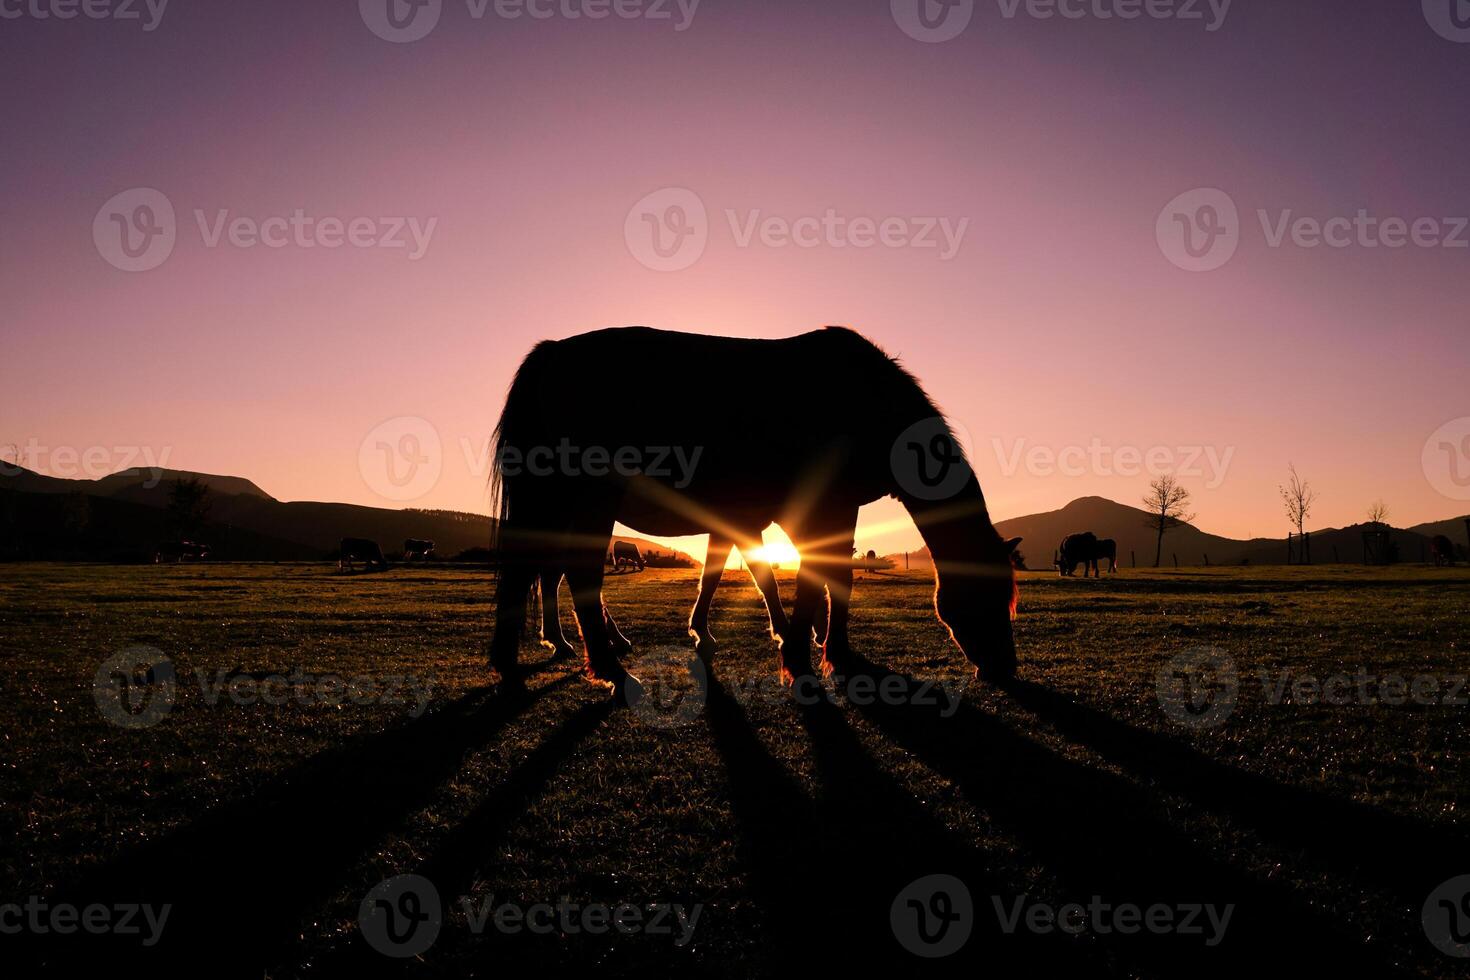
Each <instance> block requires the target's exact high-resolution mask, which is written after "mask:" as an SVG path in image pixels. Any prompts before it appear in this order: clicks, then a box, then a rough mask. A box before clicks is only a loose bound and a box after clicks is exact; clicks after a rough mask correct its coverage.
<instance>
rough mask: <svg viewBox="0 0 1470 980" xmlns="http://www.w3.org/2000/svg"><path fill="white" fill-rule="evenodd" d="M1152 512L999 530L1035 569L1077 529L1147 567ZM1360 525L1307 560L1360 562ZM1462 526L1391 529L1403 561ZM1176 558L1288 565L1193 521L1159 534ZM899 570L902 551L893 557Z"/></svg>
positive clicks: (922, 562) (1096, 509)
mask: <svg viewBox="0 0 1470 980" xmlns="http://www.w3.org/2000/svg"><path fill="white" fill-rule="evenodd" d="M1148 517H1149V515H1148V514H1147V512H1145V511H1143V510H1141V509H1139V508H1137V507H1129V506H1127V505H1126V504H1120V503H1118V502H1116V501H1113V500H1108V499H1107V498H1106V497H1080V498H1078V499H1077V500H1074V501H1072V502H1071V503H1069V504H1068V505H1067V506H1065V507H1063V508H1062V509H1061V510H1053V511H1048V512H1046V513H1043V514H1031V515H1029V516H1026V517H1015V518H1011V519H1010V520H1005V521H1000V522H999V523H998V524H996V529H997V530H998V531H1000V533H1001V534H1002V535H1003V536H1005V537H1007V538H1013V537H1020V538H1023V539H1024V540H1023V542H1022V543H1021V552H1022V553H1023V554H1024V555H1025V556H1026V563H1027V566H1028V567H1030V568H1032V569H1047V568H1051V567H1052V556H1053V553H1054V551H1055V550H1056V547H1057V546H1058V545H1059V544H1060V543H1061V541H1062V539H1063V538H1064V537H1066V536H1067V535H1069V534H1072V533H1074V532H1077V531H1092V532H1093V533H1094V534H1096V535H1097V536H1098V537H1100V538H1112V539H1113V540H1115V541H1117V542H1118V565H1119V567H1121V568H1127V567H1128V566H1129V565H1131V564H1132V563H1133V558H1134V557H1135V556H1136V559H1137V563H1138V566H1139V567H1140V568H1145V567H1150V566H1152V565H1153V562H1154V550H1155V542H1156V538H1157V532H1155V531H1153V530H1151V529H1149V528H1148V526H1147V523H1146V522H1147V520H1148ZM1364 530H1365V528H1364V526H1363V525H1353V526H1352V527H1347V528H1324V529H1321V530H1316V531H1313V532H1312V560H1313V561H1314V562H1318V563H1325V562H1330V561H1333V560H1341V561H1345V562H1359V561H1362V559H1363V534H1362V532H1363V531H1364ZM1465 530H1466V529H1465V523H1464V521H1463V520H1462V519H1455V520H1451V521H1441V522H1438V523H1436V524H1424V525H1419V526H1418V527H1415V528H1411V529H1408V530H1402V529H1398V528H1393V529H1391V530H1390V534H1391V536H1392V540H1393V541H1394V543H1395V544H1397V545H1398V548H1399V554H1400V556H1401V558H1402V560H1404V561H1420V560H1422V558H1423V556H1426V555H1427V554H1428V538H1427V537H1426V535H1433V534H1445V535H1447V536H1448V537H1449V538H1450V540H1452V541H1454V542H1456V543H1457V544H1460V545H1462V546H1465V545H1467V544H1470V542H1467V541H1466V533H1465ZM1176 555H1177V556H1178V558H1179V563H1180V564H1181V565H1203V564H1204V563H1205V559H1206V557H1208V559H1209V562H1210V563H1211V564H1214V565H1238V564H1241V563H1242V562H1245V561H1249V563H1250V564H1252V565H1281V564H1285V563H1286V557H1287V556H1286V540H1285V536H1284V535H1283V536H1282V537H1281V538H1251V539H1248V540H1244V541H1242V540H1238V539H1235V538H1226V537H1221V536H1220V535H1216V534H1209V533H1207V532H1205V531H1201V530H1200V529H1199V528H1197V527H1195V526H1194V525H1192V524H1186V525H1183V526H1182V527H1177V528H1175V529H1173V530H1171V531H1169V532H1168V533H1166V534H1165V535H1164V553H1163V562H1162V563H1163V564H1164V565H1165V566H1168V565H1172V564H1173V563H1174V556H1176ZM889 557H891V558H893V559H895V560H896V561H897V562H898V563H899V566H900V567H902V564H903V555H902V554H901V553H900V554H897V555H890V556H889ZM909 563H910V565H911V566H913V567H920V566H927V565H930V564H931V561H930V558H929V551H928V549H927V548H921V549H920V550H919V551H916V552H910V553H909Z"/></svg>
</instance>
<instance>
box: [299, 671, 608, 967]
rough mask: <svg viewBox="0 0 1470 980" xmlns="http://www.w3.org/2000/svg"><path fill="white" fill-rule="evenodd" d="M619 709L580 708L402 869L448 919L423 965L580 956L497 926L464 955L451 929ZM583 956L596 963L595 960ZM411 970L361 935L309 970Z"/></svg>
mask: <svg viewBox="0 0 1470 980" xmlns="http://www.w3.org/2000/svg"><path fill="white" fill-rule="evenodd" d="M615 710H617V705H616V703H615V702H614V701H612V700H611V699H609V698H602V699H600V700H598V701H596V702H593V703H591V704H586V705H583V706H582V707H581V708H578V709H577V710H576V711H574V712H573V713H572V714H571V716H570V717H568V718H567V719H566V720H565V721H563V722H562V723H561V724H560V725H558V726H557V727H556V728H555V729H554V730H552V731H551V732H550V733H549V734H548V735H547V736H546V737H545V738H544V739H543V740H542V741H541V742H540V743H539V744H537V746H536V748H534V749H532V750H531V752H530V753H529V754H528V755H527V756H526V758H525V759H524V760H522V761H521V763H520V764H519V765H518V766H516V767H515V769H514V770H512V771H511V773H510V775H509V776H507V777H506V779H505V780H504V781H503V782H501V783H499V784H498V785H496V787H495V788H494V789H493V790H491V791H490V793H489V794H488V795H487V796H486V797H485V798H484V799H483V800H482V801H481V802H480V803H479V804H478V805H477V806H476V807H475V809H474V810H473V811H471V812H470V813H469V814H468V815H467V816H466V817H465V818H464V819H463V820H461V821H460V822H459V823H458V824H457V825H456V826H455V827H454V829H453V830H451V831H450V832H449V834H448V835H447V836H446V837H445V839H444V840H443V841H442V842H441V843H440V844H439V846H438V847H437V848H436V849H435V851H434V853H433V854H432V855H430V856H429V857H428V858H427V859H425V860H424V861H423V862H422V863H420V864H419V866H418V867H416V868H403V869H401V871H400V873H402V874H416V875H419V876H421V877H423V878H426V879H427V880H428V881H429V882H430V883H432V885H433V886H434V890H435V891H436V892H437V893H438V896H439V899H440V901H441V903H442V908H443V912H444V915H445V917H446V921H445V923H444V925H443V929H442V931H441V933H440V937H441V938H439V939H438V940H437V941H436V943H435V945H434V947H433V948H432V949H431V950H429V951H427V952H425V954H424V957H425V959H427V960H429V961H430V963H431V964H432V965H433V966H434V968H436V969H437V970H438V971H439V972H444V973H448V974H451V975H453V974H455V973H460V972H461V971H460V970H459V969H456V964H455V963H452V962H447V961H448V960H450V959H453V958H455V957H456V956H457V957H459V958H462V959H467V958H470V957H473V958H474V959H484V960H485V962H484V963H483V964H481V965H482V966H483V967H484V968H485V969H486V970H488V971H490V972H492V973H496V974H499V973H502V972H508V971H512V970H513V969H514V968H517V967H523V968H526V969H527V970H531V971H533V972H534V971H541V972H544V971H545V970H546V968H547V967H549V966H551V965H553V961H554V959H555V958H556V957H557V956H559V955H560V956H566V955H568V953H569V952H570V954H571V955H572V956H573V957H574V958H575V957H576V956H577V951H576V950H568V948H567V947H568V941H567V940H566V939H565V938H564V937H562V936H561V935H559V934H556V933H553V934H549V935H536V934H533V933H530V932H529V931H525V930H523V931H522V932H521V933H519V934H516V935H510V934H501V933H497V932H495V930H494V927H493V925H492V926H489V927H487V930H486V931H485V932H484V933H483V934H482V935H483V939H484V940H485V941H486V945H485V946H484V947H483V948H480V949H470V950H468V951H466V947H465V946H464V945H462V944H458V945H457V944H456V940H455V936H454V930H456V929H459V930H464V931H467V930H468V926H467V925H466V924H465V921H464V919H463V917H462V916H458V913H459V912H460V910H461V906H460V896H464V895H469V894H470V893H471V892H472V891H473V886H474V884H475V882H476V881H477V880H479V878H480V876H481V874H482V872H483V871H484V870H485V869H487V868H489V867H491V866H493V865H495V864H497V863H498V862H499V861H500V860H501V857H500V855H499V848H500V846H501V844H502V842H503V840H504V838H505V835H506V832H507V831H508V830H509V829H510V827H511V826H512V825H513V824H514V823H515V821H516V820H518V819H519V818H520V817H521V816H522V815H523V814H524V813H525V811H526V810H527V809H528V808H529V807H530V805H531V804H532V803H533V802H534V801H535V800H536V798H537V797H538V796H540V795H541V793H542V792H543V791H544V789H545V787H546V785H547V783H549V782H550V781H551V779H552V777H553V776H554V775H555V774H556V772H557V770H559V769H560V768H561V766H562V765H563V764H564V763H565V762H566V761H567V759H569V758H571V756H572V755H573V754H574V753H575V752H576V750H577V747H578V746H579V745H580V744H581V743H582V742H583V741H584V740H586V739H587V738H588V737H589V736H590V735H592V733H593V732H595V731H596V730H597V728H598V726H600V725H601V724H602V723H603V722H604V721H605V720H606V719H607V717H608V715H610V714H611V713H612V712H613V711H615ZM375 884H376V882H367V883H366V884H365V886H364V893H366V890H367V889H368V888H371V887H372V886H373V885H375ZM495 898H496V900H497V902H504V901H507V900H511V899H512V898H514V900H516V901H524V902H525V904H526V905H529V904H533V903H536V902H550V903H555V902H556V901H557V899H558V896H555V895H541V896H514V897H512V896H504V895H501V896H495ZM461 938H463V937H461ZM586 958H587V959H589V960H590V959H591V957H590V956H589V957H586ZM407 965H408V963H406V962H405V961H403V960H395V959H389V958H385V957H384V956H383V955H382V954H381V953H379V952H377V951H375V950H373V949H372V948H371V947H370V946H369V945H368V944H367V942H366V941H364V940H363V939H362V937H361V935H359V934H357V933H354V934H353V935H352V936H351V938H350V939H348V940H344V941H343V942H342V943H341V944H340V945H338V946H337V947H336V948H334V949H332V950H330V951H328V952H326V953H325V954H323V955H322V956H319V957H316V958H314V960H313V962H312V963H311V964H310V966H311V971H312V972H313V973H314V974H315V975H318V976H327V977H336V976H344V977H361V976H369V975H370V976H388V975H396V974H398V973H401V972H403V970H404V968H405V967H406V966H407ZM415 965H416V966H417V965H418V964H415ZM462 965H463V966H464V967H465V970H464V972H468V967H469V964H468V963H464V964H462ZM588 965H591V964H590V963H589V964H588Z"/></svg>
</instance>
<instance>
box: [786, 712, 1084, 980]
mask: <svg viewBox="0 0 1470 980" xmlns="http://www.w3.org/2000/svg"><path fill="white" fill-rule="evenodd" d="M803 700H805V701H806V703H804V704H803V705H802V706H801V707H800V708H799V709H798V713H799V715H800V717H801V722H802V726H803V728H804V729H805V732H806V735H807V737H808V739H809V740H810V742H811V746H812V754H813V758H814V761H815V763H816V770H817V776H818V779H819V781H820V785H819V788H818V798H817V804H816V813H817V819H818V821H819V823H820V826H821V828H822V832H821V835H820V837H818V838H817V839H816V840H815V841H811V842H809V843H811V844H813V845H815V846H816V847H817V848H818V854H819V859H820V861H821V865H822V867H823V869H824V873H823V875H822V876H821V877H820V878H819V879H817V880H816V881H809V882H805V883H800V884H799V885H797V887H799V888H800V889H801V891H804V892H805V894H806V895H807V897H808V899H809V901H810V902H811V903H812V905H814V906H817V907H820V908H823V909H827V910H833V911H836V912H837V913H838V916H839V918H840V920H841V929H840V931H838V932H836V933H833V934H832V935H833V937H834V939H836V941H838V942H841V943H843V944H844V946H845V947H846V948H845V950H844V952H845V954H846V955H847V958H849V959H852V960H855V961H861V962H862V963H864V964H868V965H870V966H872V965H877V964H879V963H883V964H885V965H887V966H889V967H890V968H891V969H893V970H894V972H895V973H896V974H899V975H902V974H904V973H908V972H912V971H915V970H921V971H922V972H923V973H924V974H925V975H931V974H935V975H943V976H959V975H963V976H966V977H974V976H977V975H984V976H990V977H1012V976H1016V977H1019V976H1031V975H1034V974H1037V973H1039V974H1040V975H1043V976H1081V975H1087V976H1099V975H1105V974H1106V973H1108V972H1109V971H1108V968H1107V967H1108V965H1109V964H1107V963H1105V962H1103V961H1100V960H1099V959H1098V955H1099V951H1098V950H1097V949H1096V947H1095V945H1094V944H1092V943H1089V942H1087V941H1085V940H1084V941H1078V940H1076V939H1073V938H1071V937H1069V936H1067V935H1066V934H1064V933H1062V932H1059V931H1053V932H1051V933H1048V934H1045V935H1042V934H1039V933H1035V932H1027V931H1019V932H1013V933H1009V934H1008V933H1006V932H1005V931H1004V930H1003V929H1002V927H1001V924H1000V920H999V919H998V917H997V916H996V914H995V912H994V909H993V906H992V904H991V901H990V898H989V896H992V895H1011V894H1016V893H1017V892H1018V891H1019V890H1024V889H1023V888H1021V889H1018V883H1019V882H1021V881H1024V877H1025V870H1024V869H1023V868H1020V867H1017V866H1015V865H1014V862H1013V861H1012V860H1011V859H1010V858H1011V856H1010V855H1007V854H1004V853H999V852H997V851H996V850H994V849H991V850H989V851H977V850H976V847H975V842H974V841H970V840H966V839H964V838H962V837H961V836H959V835H958V834H956V833H955V832H954V831H952V830H951V829H950V828H949V827H948V826H947V825H946V824H945V823H944V822H943V821H942V820H941V819H939V818H938V817H937V816H936V815H935V814H934V813H932V812H931V811H930V810H928V809H926V807H925V806H924V805H923V803H921V802H920V801H919V800H917V799H915V798H914V797H913V795H912V794H911V793H909V792H908V791H906V790H905V789H904V788H903V787H901V786H900V785H899V784H898V783H897V782H896V781H895V780H894V778H893V777H892V776H890V775H889V774H888V773H886V772H884V771H883V769H882V768H880V767H879V765H878V763H877V761H876V760H875V759H874V758H873V757H872V755H871V754H870V753H869V752H868V751H867V749H866V748H864V746H863V744H862V743H861V741H860V740H859V739H858V737H857V735H856V733H855V732H854V731H853V730H852V728H851V727H850V725H849V724H848V721H847V719H846V717H844V715H843V712H842V710H841V709H840V708H838V707H836V706H835V705H833V704H832V703H830V702H829V701H827V700H826V699H819V700H815V701H812V700H808V699H803ZM1004 865H1010V867H1007V868H1005V869H1004V870H1001V866H1004ZM935 874H944V875H951V876H954V877H956V878H958V879H960V880H961V881H963V882H964V883H965V885H966V886H967V888H968V889H969V892H970V902H971V904H970V908H971V909H972V911H973V916H972V918H971V919H970V925H971V927H972V932H971V934H970V936H969V939H968V940H967V941H966V942H965V944H964V946H962V947H961V948H960V949H959V950H958V951H956V952H955V953H953V954H951V955H949V956H946V957H944V958H942V959H937V958H936V959H921V958H919V957H918V956H917V955H916V954H915V953H914V952H912V951H909V950H907V949H904V948H903V947H902V946H901V945H900V944H899V941H898V939H897V938H896V936H895V932H894V926H893V922H892V915H893V904H894V901H895V899H896V897H897V896H898V895H899V893H900V892H901V891H903V890H904V889H905V888H906V887H907V886H909V885H910V884H911V883H913V882H915V881H916V880H918V879H920V878H922V877H925V876H928V875H935ZM793 884H796V883H793ZM898 914H899V915H900V916H909V917H913V915H914V912H913V910H912V909H908V908H904V907H900V909H899V911H898ZM829 949H830V947H827V946H824V947H822V952H823V954H824V955H825V954H826V953H827V952H828V950H829Z"/></svg>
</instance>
